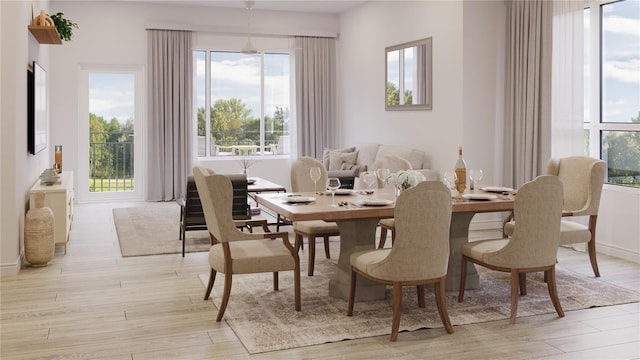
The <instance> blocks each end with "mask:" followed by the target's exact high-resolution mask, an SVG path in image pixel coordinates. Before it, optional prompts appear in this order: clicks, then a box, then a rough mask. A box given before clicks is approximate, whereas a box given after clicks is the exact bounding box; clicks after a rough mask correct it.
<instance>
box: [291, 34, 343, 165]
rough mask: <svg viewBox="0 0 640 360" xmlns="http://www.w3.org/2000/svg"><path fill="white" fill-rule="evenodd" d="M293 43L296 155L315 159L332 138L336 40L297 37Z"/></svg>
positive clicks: (329, 144) (334, 110)
mask: <svg viewBox="0 0 640 360" xmlns="http://www.w3.org/2000/svg"><path fill="white" fill-rule="evenodd" d="M294 46H295V48H296V53H295V74H296V77H295V92H296V121H297V124H296V135H297V139H296V141H297V149H298V156H311V157H314V158H316V159H318V158H320V156H322V151H323V150H324V148H325V147H332V146H333V139H334V138H335V128H336V126H335V121H336V43H335V39H332V38H315V37H300V36H297V37H295V39H294Z"/></svg>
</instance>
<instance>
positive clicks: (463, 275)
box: [458, 256, 467, 302]
mask: <svg viewBox="0 0 640 360" xmlns="http://www.w3.org/2000/svg"><path fill="white" fill-rule="evenodd" d="M461 264H462V265H461V266H460V290H459V291H458V302H462V300H463V299H464V288H465V286H466V284H465V283H466V282H467V259H465V258H464V256H463V257H462V262H461Z"/></svg>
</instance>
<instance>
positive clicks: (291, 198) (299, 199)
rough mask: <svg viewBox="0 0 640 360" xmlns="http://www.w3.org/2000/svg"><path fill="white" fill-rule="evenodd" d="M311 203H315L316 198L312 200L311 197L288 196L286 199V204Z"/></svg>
mask: <svg viewBox="0 0 640 360" xmlns="http://www.w3.org/2000/svg"><path fill="white" fill-rule="evenodd" d="M312 201H316V198H314V197H313V196H297V195H294V196H288V197H287V202H289V203H292V204H295V203H308V202H312Z"/></svg>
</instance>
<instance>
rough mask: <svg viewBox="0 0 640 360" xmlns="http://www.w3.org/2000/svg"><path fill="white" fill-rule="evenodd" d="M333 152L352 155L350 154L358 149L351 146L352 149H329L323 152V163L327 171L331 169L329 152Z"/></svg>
mask: <svg viewBox="0 0 640 360" xmlns="http://www.w3.org/2000/svg"><path fill="white" fill-rule="evenodd" d="M331 151H337V152H346V153H350V152H354V151H356V147H355V146H351V147H348V148H344V149H329V148H325V149H324V151H323V152H322V163H323V164H324V167H325V168H326V169H329V152H331Z"/></svg>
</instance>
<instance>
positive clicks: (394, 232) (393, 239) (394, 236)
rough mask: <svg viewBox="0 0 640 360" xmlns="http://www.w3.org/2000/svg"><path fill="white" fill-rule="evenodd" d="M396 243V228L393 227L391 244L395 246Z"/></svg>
mask: <svg viewBox="0 0 640 360" xmlns="http://www.w3.org/2000/svg"><path fill="white" fill-rule="evenodd" d="M395 243H396V230H395V229H393V230H391V246H393V245H394V244H395Z"/></svg>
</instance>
